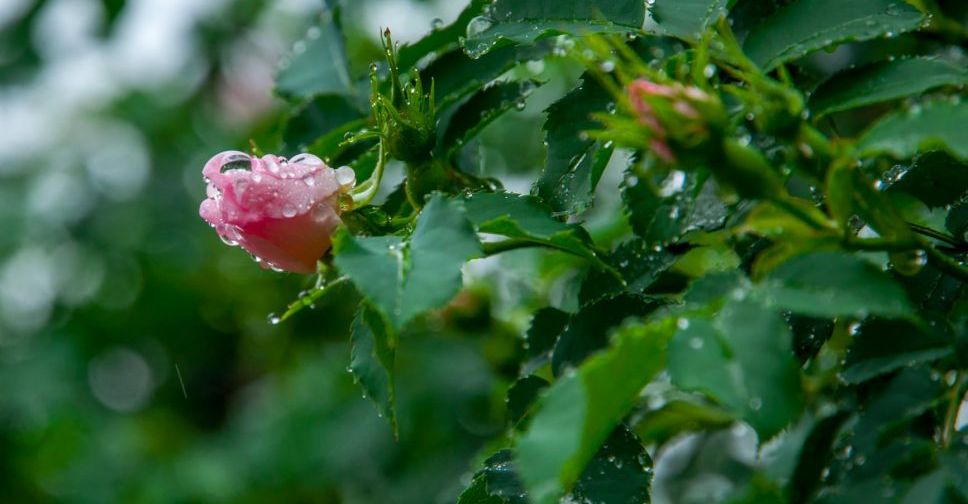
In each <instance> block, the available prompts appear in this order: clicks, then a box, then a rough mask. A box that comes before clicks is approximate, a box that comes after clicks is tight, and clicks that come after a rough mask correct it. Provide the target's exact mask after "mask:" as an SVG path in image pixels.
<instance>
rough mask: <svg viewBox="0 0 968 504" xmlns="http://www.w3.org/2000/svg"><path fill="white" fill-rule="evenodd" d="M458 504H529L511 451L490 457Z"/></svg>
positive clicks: (504, 451) (500, 452) (503, 451)
mask: <svg viewBox="0 0 968 504" xmlns="http://www.w3.org/2000/svg"><path fill="white" fill-rule="evenodd" d="M457 504H528V501H527V499H526V498H525V497H524V488H523V487H522V485H521V482H520V480H519V479H518V476H517V475H516V474H515V471H514V463H513V461H512V454H511V451H510V450H501V451H499V452H497V453H495V454H494V455H491V456H490V457H488V458H487V460H485V461H484V467H483V468H481V470H480V471H478V472H477V474H475V475H474V479H473V480H472V483H471V486H470V488H468V489H467V490H465V491H464V493H462V494H461V496H460V498H459V499H458V500H457Z"/></svg>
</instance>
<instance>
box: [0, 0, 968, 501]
mask: <svg viewBox="0 0 968 504" xmlns="http://www.w3.org/2000/svg"><path fill="white" fill-rule="evenodd" d="M351 3H352V2H349V1H348V0H347V1H343V2H340V1H337V0H333V1H328V2H326V6H325V8H324V9H323V12H322V14H321V15H320V16H319V17H316V18H314V20H313V25H312V26H311V27H310V31H309V32H308V33H307V37H306V40H304V41H301V42H299V43H300V44H302V45H301V46H299V47H301V49H300V50H299V51H294V53H293V54H292V55H291V56H289V57H286V58H285V60H284V62H283V65H282V67H281V69H280V71H279V72H278V75H277V80H276V92H277V94H278V95H279V96H280V97H281V98H283V99H284V100H286V102H285V108H286V109H287V110H286V112H285V113H284V114H283V115H284V116H285V120H284V121H283V123H282V124H279V125H278V126H277V129H278V135H276V137H275V138H273V137H269V138H265V139H260V141H261V143H260V145H259V146H260V147H261V148H264V149H273V150H276V151H279V152H280V153H285V154H295V153H296V152H299V151H303V150H308V151H310V152H313V153H314V154H317V155H319V156H320V157H321V158H323V159H325V160H326V161H327V162H328V163H330V164H332V165H333V166H339V165H347V166H351V167H353V168H354V169H355V170H356V173H357V176H358V179H359V180H361V181H363V180H364V179H365V178H367V177H369V179H368V180H366V181H365V182H362V183H361V185H360V186H359V187H358V189H359V192H358V193H357V194H356V195H355V196H354V198H353V199H352V201H345V202H344V204H345V212H344V213H343V214H342V216H341V218H342V221H343V226H342V227H341V228H340V229H339V231H337V232H336V234H335V235H334V237H333V248H332V250H331V251H330V252H329V253H328V254H327V255H326V256H325V257H323V258H322V259H321V260H320V267H319V272H318V273H317V274H315V275H313V276H312V278H310V279H307V280H306V283H305V284H304V287H305V286H308V285H311V286H312V287H310V288H308V289H307V290H306V291H304V292H303V293H302V294H301V295H300V297H299V299H296V300H295V301H294V302H293V303H292V304H291V305H290V307H289V309H288V311H286V312H285V313H284V316H283V317H281V318H279V317H273V322H274V323H279V322H284V323H282V324H281V325H279V326H278V327H283V328H284V327H288V326H293V327H296V328H297V329H293V330H295V331H298V332H299V333H303V332H305V333H306V334H319V333H321V332H325V333H326V335H327V337H328V338H331V339H332V340H336V341H339V343H328V346H327V349H328V350H340V352H339V353H338V354H337V355H341V356H343V357H345V359H344V361H345V362H344V361H341V365H340V366H341V367H342V366H344V365H346V363H347V362H348V367H347V368H346V369H347V370H348V371H349V372H350V374H351V375H352V379H353V380H354V381H355V382H356V384H357V385H358V386H359V389H360V392H362V394H363V395H364V396H365V397H366V399H367V400H368V401H370V402H372V403H373V404H374V405H375V410H374V408H369V409H370V410H374V411H373V412H372V416H378V417H384V418H385V419H386V422H385V423H386V425H383V423H382V421H381V423H379V424H378V425H379V426H380V427H379V428H383V429H385V430H384V431H383V436H384V437H381V438H377V437H375V436H376V435H373V436H374V437H373V439H378V440H379V441H380V442H382V443H385V444H381V445H380V448H383V447H384V446H395V447H396V448H387V449H392V450H395V451H394V457H395V458H394V460H393V461H392V462H391V463H388V464H387V465H388V466H390V468H389V469H387V471H390V472H392V471H393V470H404V469H401V468H404V467H406V464H407V463H409V462H411V459H410V458H408V457H411V456H412V457H413V458H414V459H419V458H420V457H426V460H431V461H433V463H425V464H424V465H422V466H421V467H420V470H419V472H420V473H421V474H424V475H425V476H426V478H427V480H428V481H432V482H433V485H431V486H432V488H433V489H434V490H436V491H437V493H436V494H434V495H433V496H428V495H429V492H430V490H428V489H426V488H417V487H421V485H422V484H423V480H421V479H420V478H418V477H413V479H411V480H408V483H409V484H410V485H413V487H415V489H411V490H410V493H409V494H405V495H404V494H400V495H396V496H393V497H386V495H391V496H392V495H394V492H393V491H391V490H387V491H386V492H385V493H381V492H380V491H378V490H372V493H366V491H365V490H361V489H360V488H355V489H352V490H346V489H345V488H343V487H339V486H338V485H334V486H336V487H337V488H339V490H332V491H333V492H335V493H336V494H337V495H336V496H332V497H330V496H329V494H325V493H324V491H319V492H315V491H314V490H318V489H317V488H315V487H310V488H308V489H306V496H305V498H306V499H307V500H325V501H329V500H331V501H333V502H341V501H342V499H346V501H350V500H352V499H351V498H348V497H346V496H347V495H349V494H350V493H351V492H352V491H355V492H361V493H364V494H366V497H363V499H364V500H365V499H366V498H367V497H370V498H378V499H383V500H382V501H385V502H391V501H393V502H405V501H407V499H408V498H409V499H416V500H412V501H413V502H417V501H420V502H426V501H428V500H429V499H436V500H439V501H446V500H448V499H449V500H450V501H454V500H456V501H457V502H458V503H459V504H526V503H532V504H554V503H558V502H565V503H568V502H594V503H606V504H634V503H646V502H729V503H743V502H750V503H753V502H756V503H759V502H790V503H805V502H822V503H837V502H858V501H864V502H867V501H874V502H961V501H964V500H968V476H966V471H965V467H968V431H966V430H965V428H964V424H965V423H966V422H965V421H964V420H965V419H960V420H959V409H960V408H961V406H962V405H963V403H964V400H965V399H964V398H965V394H966V389H968V379H966V368H968V297H966V296H968V292H965V290H964V288H963V287H964V282H965V281H968V258H966V255H968V241H966V240H968V238H966V235H965V233H966V230H968V203H966V201H968V199H966V198H968V176H965V175H964V174H965V173H968V172H966V171H965V170H966V169H968V147H966V146H968V137H966V135H968V134H966V133H965V131H966V130H965V129H964V124H965V123H966V121H968V105H966V103H963V102H962V101H961V94H962V93H963V89H962V86H963V85H964V84H965V83H966V75H968V74H966V70H965V68H966V61H968V56H966V55H965V53H964V52H965V50H966V49H968V28H966V27H965V22H964V21H965V20H964V19H963V17H964V14H965V13H964V12H959V11H958V9H957V8H956V6H955V7H952V6H950V5H948V4H949V3H948V2H940V1H939V2H936V1H931V0H928V1H910V2H905V1H901V0H857V1H849V2H845V1H838V0H793V1H780V0H776V1H774V0H733V1H726V0H688V1H686V0H681V1H680V0H654V1H649V2H643V1H634V0H633V1H625V0H622V1H611V0H493V1H492V2H486V1H477V0H473V1H471V2H470V3H469V5H468V6H467V7H466V8H465V9H464V11H463V12H462V13H461V14H460V15H459V16H458V18H457V20H456V21H455V22H454V23H453V24H452V25H448V26H444V25H443V23H439V24H438V23H435V24H434V26H433V29H432V30H431V32H430V33H428V34H427V35H426V36H424V37H423V38H421V39H420V40H417V41H415V42H411V43H408V44H404V45H398V44H396V43H395V42H394V39H393V29H394V27H393V22H392V20H388V24H389V28H388V29H387V30H386V31H385V32H384V33H382V34H381V38H380V41H379V45H375V46H374V47H371V48H370V49H371V50H370V51H368V52H367V51H363V52H362V53H361V52H360V51H356V52H353V51H351V50H350V49H351V44H350V42H353V40H354V39H353V37H354V35H353V34H352V30H350V29H349V28H348V27H347V26H346V24H345V22H344V16H343V10H344V9H346V8H348V6H349V4H351ZM818 13H823V15H818ZM959 16H961V18H959ZM901 43H903V48H904V51H905V54H904V56H905V57H903V58H897V57H896V56H897V55H896V54H894V51H895V48H896V47H897V45H893V44H901ZM374 49H375V50H374ZM357 60H358V61H357ZM542 141H543V145H542ZM254 143H259V142H254ZM385 173H386V174H387V176H386V177H384V175H385ZM391 175H392V176H391ZM390 180H395V181H399V184H398V185H396V186H394V185H393V184H391V183H390ZM524 186H530V190H528V189H523V187H524ZM524 192H527V194H524ZM357 196H358V197H357ZM252 267H253V268H254V267H255V266H254V265H253V266H252ZM158 274H159V275H161V274H162V273H161V272H159V273H158ZM227 276H230V275H227ZM263 281H264V280H263ZM239 285H244V284H242V283H240V284H239ZM243 290H244V288H243ZM267 295H268V294H267ZM255 297H257V298H258V296H255ZM317 303H319V304H321V305H322V307H321V308H320V309H317V310H316V311H314V312H311V311H310V310H308V309H307V307H311V306H315V305H316V304H317ZM260 306H261V305H260ZM280 306H281V304H280ZM340 310H341V311H340ZM330 313H333V314H335V315H332V317H333V318H334V319H338V320H336V321H335V322H334V321H332V320H328V318H329V317H330V315H329V314H330ZM354 314H355V315H354ZM283 330H284V329H283ZM344 336H345V337H344ZM327 353H328V354H329V355H327V356H326V357H325V359H330V360H331V359H335V358H336V357H334V356H333V352H327ZM316 359H319V357H316ZM327 362H329V360H327ZM331 368H332V366H330V367H327V368H325V372H323V371H320V370H319V369H320V368H318V367H311V368H310V369H312V370H315V371H316V372H315V373H309V372H308V371H307V373H309V374H310V376H309V377H303V376H298V375H297V376H295V377H292V378H291V379H292V380H294V381H298V382H299V385H298V386H295V385H294V386H293V387H294V388H295V389H296V391H295V392H293V393H294V394H296V393H298V394H302V395H304V396H307V397H309V398H308V399H307V398H305V397H303V398H302V399H301V401H305V403H306V404H307V406H305V408H306V411H295V412H289V413H286V412H283V413H279V414H280V415H285V414H291V415H293V416H299V417H301V418H302V420H304V421H305V423H309V424H311V423H312V422H316V421H318V422H326V423H327V424H329V423H334V424H335V423H337V421H336V420H332V419H331V417H330V416H327V415H331V416H332V415H336V416H339V417H340V418H341V419H342V420H341V423H339V425H333V426H331V427H327V428H328V429H329V430H327V431H326V432H325V435H321V436H319V437H315V438H314V437H313V436H312V435H311V434H306V435H303V434H304V433H302V434H301V433H299V432H297V433H294V434H293V435H292V436H291V437H289V436H287V435H286V433H284V432H275V431H273V429H271V428H269V427H266V428H265V431H272V435H274V436H281V437H283V438H284V441H285V442H289V443H293V444H300V443H310V444H315V445H316V447H317V448H319V446H320V444H325V443H326V442H330V441H332V440H333V439H336V438H337V437H338V436H339V434H340V432H342V431H340V429H345V430H346V431H347V432H349V431H350V427H348V426H347V425H351V424H353V423H357V422H363V421H365V420H362V418H367V417H366V416H364V415H361V414H360V413H359V412H357V411H356V410H352V411H351V412H350V413H345V412H340V411H339V409H340V406H341V405H345V404H347V403H345V402H341V401H343V400H344V399H342V397H343V396H348V395H349V394H350V392H347V389H348V387H349V383H347V379H348V378H349V377H348V376H345V373H344V374H340V375H339V377H337V375H336V374H335V373H333V372H332V371H331ZM0 376H2V375H0ZM277 378H278V377H277ZM340 378H342V380H341V379H340ZM279 379H281V378H279ZM317 386H318V387H319V388H318V389H317V388H316V387H317ZM309 390H312V392H308V391H309ZM428 397H429V398H428ZM300 404H302V403H300ZM448 408H456V409H459V410H460V413H459V414H458V413H453V411H452V410H450V409H448ZM347 409H348V410H349V408H347ZM961 409H963V408H961ZM260 411H262V412H265V410H260ZM0 412H2V410H0ZM270 413H271V412H270ZM367 413H369V411H367ZM253 415H256V414H253ZM341 415H342V416H341ZM962 415H964V414H962ZM250 421H252V422H254V420H250ZM299 424H300V425H302V423H299ZM344 424H346V425H344ZM368 425H370V424H368ZM246 427H247V425H246V424H243V425H242V426H240V427H238V429H240V430H241V431H243V433H246V432H249V431H247V430H246ZM64 429H67V430H68V432H67V433H66V434H63V435H64V436H76V434H75V433H74V431H73V430H72V429H75V427H72V426H70V425H68V426H66V427H64ZM283 429H284V428H279V429H278V430H279V431H281V430H283ZM373 429H376V428H375V427H372V426H371V430H369V431H367V435H372V432H373ZM306 430H307V432H310V433H312V432H315V431H312V430H311V429H310V428H309V427H306ZM262 432H263V431H259V432H258V433H256V435H258V434H260V433H262ZM354 432H357V431H354ZM387 433H392V435H393V436H395V440H394V441H391V440H390V439H389V438H387V437H386V434H387ZM438 434H439V435H438ZM231 439H232V438H228V440H225V441H223V443H222V444H221V445H220V449H219V451H218V452H217V453H218V455H216V456H218V457H223V458H226V459H231V458H233V457H239V458H242V459H245V457H246V455H249V454H248V453H241V450H236V449H234V448H233V446H232V443H231ZM2 441H3V438H2V437H0V446H3V444H2ZM353 442H355V443H358V444H360V445H365V444H366V443H367V442H373V443H375V442H376V441H372V440H369V441H368V440H366V439H356V440H354V441H353ZM450 443H453V447H454V452H453V453H452V454H451V455H452V456H450V457H448V450H447V447H448V445H449V444H450ZM280 444H282V443H280ZM471 452H473V453H476V455H474V456H473V457H471V456H469V455H468V454H469V453H471ZM194 456H195V457H198V458H199V459H200V460H197V461H196V464H197V465H198V466H202V467H203V468H204V465H205V463H206V461H205V460H204V456H205V453H204V451H203V450H199V453H198V454H195V455H194ZM253 456H254V457H259V456H264V454H262V453H256V454H255V455H253ZM472 459H473V460H472ZM426 460H425V462H426ZM475 460H476V462H475ZM350 462H352V461H350ZM350 462H347V461H344V462H343V464H340V463H338V462H332V461H327V462H326V464H322V463H321V464H320V465H319V471H320V473H322V472H323V469H325V468H328V467H330V466H332V467H337V468H338V469H339V472H338V476H334V477H339V478H345V479H349V480H352V479H353V478H355V477H357V476H358V475H357V474H354V472H353V470H351V468H352V467H353V464H352V463H350ZM355 462H356V463H357V464H362V465H365V464H363V463H362V462H361V461H355ZM305 464H306V465H305V466H303V467H302V469H303V470H307V467H314V466H313V465H312V464H313V461H312V460H310V461H308V462H306V463H305ZM327 464H329V465H327ZM455 464H456V467H457V468H456V470H455ZM0 467H2V466H0ZM173 470H175V469H173ZM414 471H416V469H415V470H414ZM256 472H257V471H254V470H253V471H252V473H253V474H255V473H256ZM364 472H365V471H364ZM455 472H456V473H461V472H462V473H464V474H465V476H466V478H465V479H463V480H461V479H460V478H459V477H458V476H457V475H456V474H455ZM366 476H367V475H366V474H363V475H359V477H360V478H361V479H362V478H365V477H366ZM162 477H164V476H159V478H162ZM326 477H329V476H326ZM371 477H372V476H371ZM175 479H177V478H175ZM381 481H382V480H381ZM442 481H443V482H442ZM394 483H396V482H391V483H389V484H388V485H393V484H394ZM360 485H361V486H365V485H364V484H362V483H361V484H360ZM269 488H271V485H269ZM447 489H449V493H448V490H447ZM0 495H2V494H0ZM267 495H271V493H267ZM321 495H322V497H321ZM358 495H359V494H358ZM177 497H179V498H181V499H183V500H192V499H193V498H198V497H199V493H191V492H190V491H186V493H184V494H180V495H178V496H177ZM233 498H239V499H242V500H244V497H240V495H239V494H238V493H234V492H233V491H231V490H225V494H224V496H223V497H222V499H221V500H233ZM251 498H252V499H255V500H258V499H259V498H260V496H255V497H251ZM327 499H328V500H327ZM419 499H424V500H422V501H421V500H419Z"/></svg>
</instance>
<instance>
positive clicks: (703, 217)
mask: <svg viewBox="0 0 968 504" xmlns="http://www.w3.org/2000/svg"><path fill="white" fill-rule="evenodd" d="M707 179H708V177H703V176H701V175H699V174H698V173H695V172H690V173H685V172H681V171H675V172H672V173H670V174H669V175H668V176H666V177H665V178H664V179H663V180H661V181H660V180H653V177H651V176H644V177H635V176H632V175H630V176H628V177H626V181H625V183H624V184H623V188H622V199H623V201H624V202H625V207H626V208H627V209H628V213H629V222H631V224H632V229H633V230H634V231H635V234H636V235H638V236H640V237H641V238H642V239H643V240H645V241H646V242H647V243H650V244H653V245H666V244H668V243H672V242H675V241H678V240H679V238H681V237H682V235H684V234H686V233H688V232H690V231H695V230H704V231H711V230H714V229H717V228H720V227H722V225H723V223H724V222H725V220H726V215H727V209H726V207H725V206H724V205H723V204H722V203H721V202H720V200H719V198H718V197H717V196H716V189H715V186H714V184H713V183H712V182H711V181H708V180H707Z"/></svg>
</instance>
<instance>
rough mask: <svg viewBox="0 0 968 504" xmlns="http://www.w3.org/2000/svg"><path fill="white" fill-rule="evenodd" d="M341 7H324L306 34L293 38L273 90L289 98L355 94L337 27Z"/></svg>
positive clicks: (340, 33) (341, 35)
mask: <svg viewBox="0 0 968 504" xmlns="http://www.w3.org/2000/svg"><path fill="white" fill-rule="evenodd" d="M339 15H340V9H335V10H326V11H324V12H323V13H322V14H321V15H320V18H319V21H318V23H317V24H314V25H313V26H311V27H310V28H309V32H308V33H307V34H306V38H304V39H303V40H300V41H298V42H296V44H295V46H294V47H293V52H292V54H291V55H290V56H289V57H287V58H285V59H283V61H282V63H281V66H280V70H279V75H278V76H277V77H276V92H277V93H279V94H280V95H282V96H285V97H288V98H295V99H299V98H309V97H311V96H315V95H319V94H335V95H348V96H351V95H354V94H356V86H355V83H354V81H353V79H352V78H351V77H350V71H349V62H348V60H347V58H346V48H345V47H344V44H343V34H342V31H341V30H340V28H339Z"/></svg>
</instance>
